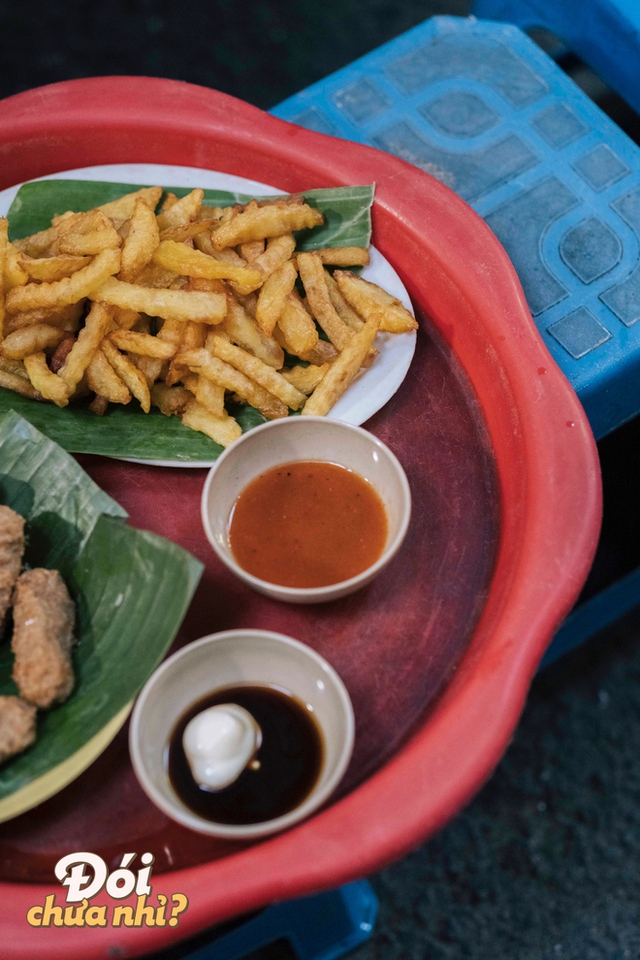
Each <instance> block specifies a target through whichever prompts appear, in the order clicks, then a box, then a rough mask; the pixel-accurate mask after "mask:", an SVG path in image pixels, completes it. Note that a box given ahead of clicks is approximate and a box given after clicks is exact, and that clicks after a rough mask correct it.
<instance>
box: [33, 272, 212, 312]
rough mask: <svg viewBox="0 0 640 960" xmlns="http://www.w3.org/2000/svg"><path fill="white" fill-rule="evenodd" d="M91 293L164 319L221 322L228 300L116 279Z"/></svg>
mask: <svg viewBox="0 0 640 960" xmlns="http://www.w3.org/2000/svg"><path fill="white" fill-rule="evenodd" d="M87 269H89V268H87ZM21 289H24V288H21ZM89 296H90V297H91V299H92V300H103V301H104V302H105V303H110V304H112V305H113V306H116V307H126V308H128V309H129V310H137V311H139V312H140V313H146V314H148V315H149V316H151V317H162V318H163V319H164V320H180V321H182V322H186V321H188V320H197V321H199V322H201V323H220V322H221V321H222V320H223V319H224V316H225V314H226V312H227V299H226V297H225V296H224V295H223V294H221V293H198V292H197V291H191V290H188V291H185V290H156V289H155V288H150V287H143V286H140V285H139V284H134V283H123V282H122V281H121V280H115V279H113V278H112V279H110V280H107V281H106V282H105V283H102V284H101V285H100V286H99V287H98V288H97V289H94V290H91V291H90V294H89Z"/></svg>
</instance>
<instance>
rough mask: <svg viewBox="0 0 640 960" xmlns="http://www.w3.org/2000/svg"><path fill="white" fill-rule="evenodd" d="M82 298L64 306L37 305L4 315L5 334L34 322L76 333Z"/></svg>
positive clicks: (78, 325)
mask: <svg viewBox="0 0 640 960" xmlns="http://www.w3.org/2000/svg"><path fill="white" fill-rule="evenodd" d="M84 303H85V301H84V300H80V301H78V303H68V304H67V305H66V306H64V307H38V308H37V309H36V310H25V311H24V313H11V314H9V315H8V316H6V317H5V321H4V330H5V334H8V333H12V332H13V331H14V330H19V329H20V327H29V326H31V325H32V324H34V323H47V324H49V326H52V327H60V329H61V330H66V331H67V332H68V333H77V331H78V330H79V329H80V321H81V319H82V314H83V312H84Z"/></svg>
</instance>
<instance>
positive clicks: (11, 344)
mask: <svg viewBox="0 0 640 960" xmlns="http://www.w3.org/2000/svg"><path fill="white" fill-rule="evenodd" d="M64 337H65V331H64V330H60V328H59V327H52V326H51V325H50V324H47V323H33V324H31V326H30V327H20V329H19V330H14V332H13V333H10V334H8V336H6V337H5V338H4V340H3V341H2V346H1V349H2V353H3V354H4V356H5V357H9V359H11V360H23V359H24V358H25V357H28V356H29V354H31V353H39V352H40V350H45V349H47V347H57V346H58V344H59V343H60V341H61V340H64Z"/></svg>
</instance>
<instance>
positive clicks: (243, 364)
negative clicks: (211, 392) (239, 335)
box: [212, 337, 305, 410]
mask: <svg viewBox="0 0 640 960" xmlns="http://www.w3.org/2000/svg"><path fill="white" fill-rule="evenodd" d="M212 353H213V356H214V357H217V358H218V360H224V361H225V363H230V364H231V365H232V366H233V367H235V368H236V369H237V370H240V372H241V373H244V374H245V376H247V377H250V378H251V379H252V380H255V381H256V383H258V384H260V386H261V387H264V389H265V390H268V391H269V393H272V394H273V395H274V397H277V398H278V400H281V401H282V403H286V405H287V406H288V407H291V409H292V410H297V409H298V408H299V407H301V406H302V404H303V403H304V400H305V397H304V394H303V393H300V391H299V390H296V388H295V387H292V386H291V384H290V383H287V381H286V380H285V379H284V377H283V376H281V375H280V374H279V373H278V372H277V371H276V370H274V369H273V367H269V366H267V364H266V363H263V362H262V360H259V359H258V357H254V356H252V355H251V354H250V353H247V352H246V350H242V348H241V347H236V346H235V345H234V344H233V343H228V342H227V341H226V340H223V339H222V338H221V337H215V338H214V342H213V346H212ZM238 392H239V391H238Z"/></svg>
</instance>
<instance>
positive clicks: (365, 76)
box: [272, 17, 640, 437]
mask: <svg viewBox="0 0 640 960" xmlns="http://www.w3.org/2000/svg"><path fill="white" fill-rule="evenodd" d="M272 112H273V113H275V114H276V116H279V117H282V118H283V119H286V120H291V121H293V122H295V123H298V124H301V125H302V126H306V127H309V128H311V129H315V130H320V131H321V132H324V133H331V134H334V135H335V136H339V137H343V138H345V139H348V140H356V141H359V142H360V143H367V144H370V145H372V146H376V147H378V148H380V149H382V150H386V151H388V152H389V153H394V154H396V155H397V156H400V157H402V158H403V159H405V160H408V161H409V162H410V163H413V164H415V165H416V166H418V167H420V168H421V169H422V170H426V171H428V172H429V173H431V174H433V175H434V176H436V177H437V178H438V179H440V180H442V181H443V182H444V183H446V184H447V185H448V186H450V187H451V188H452V189H453V190H455V191H456V192H457V193H459V194H460V196H462V197H463V199H465V200H467V202H468V203H470V204H471V205H472V206H473V207H474V208H475V209H476V210H477V212H478V213H479V214H480V215H481V216H483V217H484V218H485V220H486V221H487V223H488V224H489V226H490V227H491V228H492V229H493V231H494V232H495V233H496V234H497V236H498V237H499V239H500V240H501V242H502V244H503V245H504V247H505V248H506V250H507V252H508V254H509V256H510V257H511V260H512V261H513V263H514V266H515V267H516V270H517V271H518V275H519V277H520V280H521V282H522V286H523V288H524V291H525V294H526V296H527V300H528V303H529V306H530V309H531V313H532V314H533V317H534V320H535V322H536V324H537V326H538V329H539V331H540V333H541V335H542V337H543V339H544V341H545V343H546V345H547V347H548V348H549V350H550V351H551V353H552V355H553V357H554V359H555V360H556V362H557V363H558V364H559V366H560V367H561V369H562V370H563V372H564V373H565V375H566V376H567V377H568V379H569V380H570V382H571V383H572V385H573V387H574V388H575V390H576V392H577V393H578V396H579V397H580V399H581V401H582V403H583V405H584V407H585V409H586V411H587V414H588V416H589V420H590V422H591V426H592V428H593V431H594V434H595V435H596V437H601V436H604V435H605V434H606V433H608V432H609V431H611V430H613V429H614V428H615V427H617V426H619V425H620V424H622V423H624V422H625V421H626V420H628V419H630V418H631V417H633V416H635V414H636V413H637V412H638V411H639V410H640V376H639V374H640V324H639V323H637V321H638V320H639V319H640V149H638V147H637V146H636V145H635V144H634V143H633V142H632V141H631V140H629V139H628V137H626V136H625V134H623V133H622V131H621V130H619V129H618V127H617V126H616V125H615V124H613V123H612V122H611V121H610V120H609V119H608V118H607V117H606V116H605V115H604V114H603V113H602V111H600V110H599V109H598V107H596V106H595V105H594V104H593V103H592V102H591V101H590V100H589V99H588V98H587V97H586V96H585V95H584V94H583V93H582V92H581V91H580V90H579V89H578V88H577V87H576V86H575V84H574V83H573V82H572V81H571V80H569V79H568V78H567V77H566V76H565V75H564V74H563V73H562V71H561V70H560V69H559V68H558V67H557V66H556V65H555V64H554V63H553V61H552V60H550V59H549V57H547V56H546V55H545V54H544V53H542V51H541V50H539V49H538V47H536V46H535V44H534V43H533V42H532V41H530V40H529V39H528V37H526V36H525V35H524V34H523V33H522V32H521V31H520V30H519V29H517V28H516V27H511V26H505V25H503V24H497V23H487V22H479V21H476V20H474V19H467V20H464V19H459V18H454V17H435V18H433V19H432V20H428V21H427V22H426V23H424V24H421V25H420V26H418V27H416V28H415V29H413V30H410V31H409V32H408V33H405V34H403V35H402V36H401V37H398V38H397V39H396V40H393V41H392V42H391V43H388V44H386V45H385V46H383V47H380V48H379V49H378V50H375V51H373V52H372V53H370V54H368V55H367V56H365V57H363V58H362V59H360V60H357V61H356V62H355V63H352V64H350V65H349V66H348V67H346V68H345V69H343V70H339V71H338V72H337V73H334V74H332V75H331V76H330V77H327V78H326V79H325V80H322V81H321V82H320V83H317V84H315V85H314V86H311V87H309V88H307V89H306V90H304V91H302V92H301V93H299V94H297V95H296V96H294V97H291V98H290V99H289V100H286V101H284V103H281V104H280V105H279V106H277V107H276V108H275V109H274V110H273V111H272Z"/></svg>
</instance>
